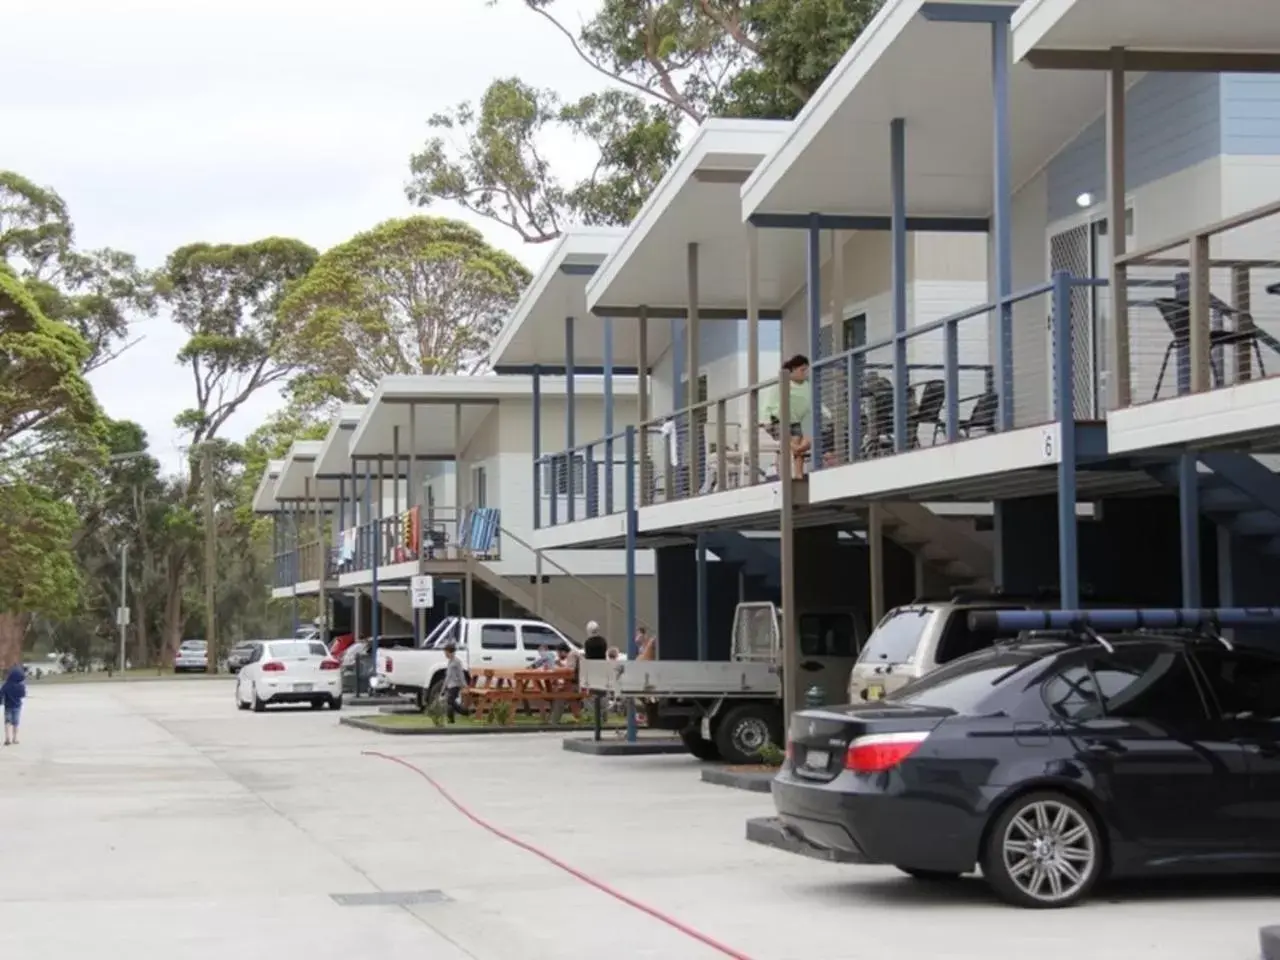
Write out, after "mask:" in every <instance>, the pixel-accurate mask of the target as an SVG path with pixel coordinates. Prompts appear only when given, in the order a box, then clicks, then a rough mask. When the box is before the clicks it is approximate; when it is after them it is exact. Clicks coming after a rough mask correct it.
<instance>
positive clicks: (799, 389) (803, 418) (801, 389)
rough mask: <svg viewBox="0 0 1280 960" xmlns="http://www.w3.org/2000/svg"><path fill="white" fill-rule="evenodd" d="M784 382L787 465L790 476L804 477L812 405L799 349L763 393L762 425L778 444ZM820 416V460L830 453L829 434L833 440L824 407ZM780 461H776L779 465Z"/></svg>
mask: <svg viewBox="0 0 1280 960" xmlns="http://www.w3.org/2000/svg"><path fill="white" fill-rule="evenodd" d="M782 383H785V384H786V385H787V388H788V394H787V399H788V400H789V404H788V407H789V409H788V419H789V420H790V421H791V423H790V424H789V427H790V429H789V430H788V434H789V436H790V441H791V469H792V473H791V475H792V477H794V478H795V479H796V480H802V479H804V461H805V457H807V456H808V455H809V450H810V449H811V448H812V447H813V439H812V436H813V434H812V431H813V407H812V404H811V403H810V402H809V358H808V357H806V356H805V355H804V354H803V353H797V354H796V355H795V356H794V357H792V358H791V359H790V360H788V361H787V362H786V363H784V364H783V365H782V379H781V382H780V383H779V385H778V386H776V387H771V388H770V389H769V390H768V391H767V392H766V393H765V401H764V410H763V414H764V418H765V422H766V423H765V429H766V430H767V431H768V433H769V436H771V437H773V439H775V440H777V441H778V444H779V446H781V444H782V424H781V422H780V419H779V413H780V408H781V405H780V403H779V400H780V398H781V394H780V388H781V385H782ZM822 419H823V441H824V447H825V448H826V456H824V460H825V459H828V458H830V456H831V443H830V442H829V439H828V438H829V437H830V439H831V440H834V430H829V429H828V428H827V421H829V420H830V414H828V413H827V411H826V409H825V407H824V408H823V410H822ZM780 466H781V464H779V467H780Z"/></svg>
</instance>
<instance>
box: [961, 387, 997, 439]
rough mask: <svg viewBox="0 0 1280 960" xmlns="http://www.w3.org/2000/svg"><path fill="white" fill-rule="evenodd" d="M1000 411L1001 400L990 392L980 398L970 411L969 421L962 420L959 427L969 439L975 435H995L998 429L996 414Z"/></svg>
mask: <svg viewBox="0 0 1280 960" xmlns="http://www.w3.org/2000/svg"><path fill="white" fill-rule="evenodd" d="M999 409H1000V398H999V397H998V396H996V394H995V392H994V391H988V392H987V393H984V394H983V395H982V396H980V397H978V402H977V403H975V404H974V405H973V409H972V410H970V411H969V416H968V419H965V420H961V421H960V423H959V424H957V426H958V427H959V429H960V432H961V433H962V434H964V436H965V439H966V440H967V439H969V438H970V437H972V436H973V435H974V434H980V433H994V432H995V429H996V413H997V412H998V411H999Z"/></svg>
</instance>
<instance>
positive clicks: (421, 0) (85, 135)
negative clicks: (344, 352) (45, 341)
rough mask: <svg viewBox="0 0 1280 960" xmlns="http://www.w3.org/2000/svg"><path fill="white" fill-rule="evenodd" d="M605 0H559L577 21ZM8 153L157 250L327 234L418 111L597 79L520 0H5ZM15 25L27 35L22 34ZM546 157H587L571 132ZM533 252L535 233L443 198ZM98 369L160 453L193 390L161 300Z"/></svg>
mask: <svg viewBox="0 0 1280 960" xmlns="http://www.w3.org/2000/svg"><path fill="white" fill-rule="evenodd" d="M597 2H598V0H557V4H556V10H557V12H558V13H559V14H560V15H561V16H562V17H567V18H568V19H570V21H571V22H573V23H575V24H576V23H577V21H578V20H579V19H581V18H583V17H586V16H589V14H590V12H591V10H592V8H593V7H595V6H596V4H597ZM4 8H5V12H4V21H5V33H6V35H7V38H8V39H7V42H6V43H5V44H4V55H3V56H2V57H0V169H10V170H14V171H16V172H18V173H20V174H22V175H24V176H26V177H28V178H29V179H31V180H34V181H35V182H36V183H38V184H41V185H43V186H48V187H52V188H54V189H56V190H57V191H58V192H59V193H60V194H61V195H62V197H63V198H64V199H65V200H66V201H67V204H68V206H69V208H70V211H71V215H72V218H73V220H74V222H75V226H76V238H77V242H78V243H79V244H80V245H81V246H82V247H84V248H89V249H92V248H96V247H105V246H110V247H115V248H118V249H122V250H127V251H129V252H131V253H134V254H136V255H137V256H138V258H139V260H140V261H141V262H142V263H143V264H144V265H146V266H158V265H160V264H161V263H162V262H163V261H164V258H165V256H166V255H167V254H168V253H169V252H170V251H172V250H174V249H175V248H177V247H180V246H182V245H183V244H186V243H192V242H197V241H207V242H213V243H219V242H223V243H240V242H248V241H252V240H257V239H260V238H262V237H266V236H291V237H297V238H299V239H301V240H303V241H305V242H307V243H309V244H311V245H312V246H314V247H316V248H317V249H320V250H325V249H327V248H328V247H331V246H333V245H335V244H337V243H341V242H342V241H343V240H346V239H347V238H349V237H350V236H352V235H353V234H355V233H357V232H359V231H361V230H365V229H368V228H369V227H372V226H373V225H375V224H377V223H379V222H381V221H383V220H386V219H388V218H391V217H398V216H406V215H408V214H411V213H414V212H422V211H420V210H417V208H414V207H413V206H412V205H410V204H409V202H408V201H407V200H406V199H405V197H404V184H405V182H406V180H407V179H408V160H409V156H410V154H411V153H413V152H414V151H415V150H416V149H418V148H419V147H420V146H421V144H422V143H423V142H424V141H425V140H426V138H427V136H428V135H429V134H428V128H427V126H426V120H427V118H428V117H430V116H431V115H432V114H433V113H436V112H439V111H441V110H444V109H446V108H448V107H450V106H452V105H454V104H456V103H458V102H459V101H462V100H474V99H476V98H478V97H479V96H480V95H481V94H482V93H483V92H484V89H485V88H486V87H487V86H488V84H489V83H490V82H491V81H492V80H494V79H496V78H498V77H508V76H518V77H520V78H521V79H522V80H523V81H525V82H526V83H529V84H532V85H534V86H539V87H549V88H551V89H554V90H556V91H558V92H560V93H561V94H562V95H564V96H566V97H574V96H579V95H582V94H585V93H588V92H590V91H592V90H595V89H599V88H600V87H601V85H602V83H603V78H602V77H600V76H599V75H598V74H596V73H594V72H593V71H592V70H591V69H590V68H589V67H588V66H586V65H585V64H583V63H582V62H581V61H580V60H578V59H577V58H576V57H575V56H574V55H573V53H572V51H571V50H570V49H569V48H568V46H567V45H566V42H565V41H564V40H563V39H562V38H561V37H560V36H559V35H558V34H556V33H555V31H554V28H552V26H551V25H550V24H547V23H545V21H543V20H542V19H541V18H539V17H537V16H536V15H535V14H533V13H531V12H529V11H528V10H526V9H525V7H524V5H523V3H522V2H521V0H499V2H498V3H497V4H496V5H493V6H489V5H488V4H487V3H486V0H361V2H359V3H350V2H343V3H334V2H332V0H315V2H305V0H216V2H211V0H182V2H175V0H110V2H103V0H5V3H4ZM23 38H25V39H23ZM547 154H548V158H549V160H550V162H551V165H552V167H553V169H556V170H564V171H566V173H567V175H569V176H572V175H574V174H575V173H581V172H585V171H584V170H583V164H584V162H588V163H589V162H590V156H589V154H588V156H587V157H586V158H585V160H584V157H583V151H582V149H581V147H577V148H575V144H574V143H573V142H572V140H569V139H567V138H566V139H565V140H563V141H557V142H552V143H551V144H550V145H549V146H548V149H547ZM431 212H433V213H441V214H447V215H451V216H460V217H462V218H463V219H467V220H469V221H470V222H472V223H474V224H475V225H476V226H477V227H479V228H480V229H482V230H483V231H484V233H485V235H486V236H487V238H488V239H489V241H490V242H492V243H494V244H496V245H498V246H501V247H503V248H504V249H506V250H508V251H510V252H511V253H513V254H515V255H516V256H518V257H520V259H521V260H523V261H524V262H525V263H526V264H527V265H528V266H529V267H530V268H531V269H536V268H537V267H538V266H539V265H540V263H541V260H542V258H543V257H544V256H545V254H546V247H545V246H525V245H524V244H522V243H521V241H520V239H519V238H518V237H517V236H516V235H515V234H514V233H512V232H511V231H509V230H507V229H505V228H503V227H501V226H497V225H489V224H486V223H485V222H484V221H482V220H480V219H479V218H474V217H470V216H468V215H466V214H465V213H464V212H463V211H461V210H459V209H457V208H452V207H451V206H446V205H440V206H438V207H436V208H433V209H432V211H431ZM134 335H135V336H138V337H141V340H140V342H139V343H138V344H137V345H135V346H134V347H132V348H131V349H130V350H128V351H127V352H126V353H125V354H124V355H123V356H121V357H120V358H118V359H117V360H115V361H113V362H112V363H110V364H109V365H107V366H106V367H105V368H103V369H102V370H100V371H98V372H96V373H95V374H94V376H93V384H94V388H95V390H96V392H97V395H98V398H99V400H100V402H101V403H102V405H103V407H104V408H105V410H106V412H107V414H108V415H110V416H111V417H113V418H116V419H128V420H134V421H137V422H138V423H140V424H141V425H142V426H143V427H144V428H145V429H146V431H147V433H148V435H149V436H150V439H151V445H152V448H153V450H154V452H155V454H156V455H157V456H158V457H160V458H161V460H162V462H164V463H165V464H166V466H167V467H169V468H170V469H173V470H176V469H177V468H178V467H179V464H180V463H181V459H182V457H181V453H180V451H181V449H182V444H183V437H182V435H181V434H180V433H179V432H178V431H177V430H176V429H175V428H174V426H173V418H174V416H175V415H176V414H177V413H179V412H180V411H182V410H183V409H185V408H186V407H188V406H190V405H191V401H192V397H193V388H192V383H191V377H190V373H189V372H188V371H187V369H186V368H184V367H180V366H179V365H178V364H177V362H176V360H175V359H174V357H175V354H176V353H177V351H178V349H179V348H180V347H181V346H182V343H183V340H184V336H183V334H182V332H181V331H180V330H179V329H178V328H177V327H175V326H174V325H173V324H171V323H170V322H169V321H168V320H167V319H165V318H163V317H159V318H156V319H151V320H144V321H142V322H140V323H138V324H137V325H136V328H135V330H134ZM280 402H281V401H280V397H279V395H278V394H277V393H274V392H272V393H264V394H262V395H260V396H258V397H256V398H255V400H254V401H253V402H252V403H250V404H248V405H246V406H245V407H244V408H243V409H242V410H241V411H240V412H239V413H238V414H237V416H236V417H235V418H234V419H233V420H232V421H231V423H230V424H229V425H228V430H227V437H228V438H229V439H240V438H243V436H244V435H246V434H247V433H249V431H251V430H253V429H254V427H256V426H257V425H258V424H259V423H261V422H262V420H263V419H264V418H265V417H266V416H267V415H268V414H269V413H270V412H271V411H272V410H273V409H274V408H276V407H278V406H279V405H280Z"/></svg>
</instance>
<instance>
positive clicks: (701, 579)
mask: <svg viewBox="0 0 1280 960" xmlns="http://www.w3.org/2000/svg"><path fill="white" fill-rule="evenodd" d="M694 542H695V544H696V546H695V547H694V548H693V549H694V556H695V558H696V561H697V565H696V568H695V569H696V571H697V583H696V588H697V599H698V660H699V662H701V661H703V660H706V659H707V657H708V656H710V644H709V643H708V628H707V601H708V596H707V538H706V535H705V534H701V533H700V534H698V536H697V538H696V539H695V541H694Z"/></svg>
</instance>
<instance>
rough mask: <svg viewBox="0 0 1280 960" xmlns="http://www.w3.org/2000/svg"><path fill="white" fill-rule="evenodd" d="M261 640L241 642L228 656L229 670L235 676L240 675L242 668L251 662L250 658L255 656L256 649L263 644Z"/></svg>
mask: <svg viewBox="0 0 1280 960" xmlns="http://www.w3.org/2000/svg"><path fill="white" fill-rule="evenodd" d="M262 642H263V641H261V640H241V641H240V642H239V643H237V644H236V645H235V646H234V647H232V648H231V652H230V653H228V654H227V669H228V670H230V671H231V672H232V673H233V674H234V673H239V672H240V668H241V667H243V666H244V665H245V664H246V663H248V662H249V658H250V657H251V656H253V651H254V648H256V647H257V646H258V644H260V643H262Z"/></svg>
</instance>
